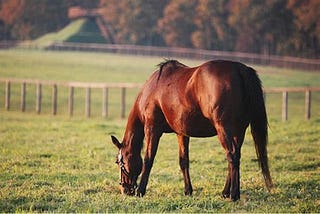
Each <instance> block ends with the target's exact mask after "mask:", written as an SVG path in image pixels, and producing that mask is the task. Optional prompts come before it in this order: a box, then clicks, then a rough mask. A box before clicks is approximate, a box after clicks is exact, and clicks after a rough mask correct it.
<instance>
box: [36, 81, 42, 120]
mask: <svg viewBox="0 0 320 214" xmlns="http://www.w3.org/2000/svg"><path fill="white" fill-rule="evenodd" d="M41 98H42V85H41V83H38V84H37V92H36V112H37V114H40V112H41Z"/></svg>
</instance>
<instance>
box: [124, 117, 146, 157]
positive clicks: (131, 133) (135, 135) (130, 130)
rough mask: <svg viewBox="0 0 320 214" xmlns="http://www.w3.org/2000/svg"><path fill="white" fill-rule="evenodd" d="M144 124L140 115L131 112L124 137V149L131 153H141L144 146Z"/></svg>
mask: <svg viewBox="0 0 320 214" xmlns="http://www.w3.org/2000/svg"><path fill="white" fill-rule="evenodd" d="M143 139H144V131H143V125H142V123H141V121H140V120H139V118H138V116H137V115H136V114H134V113H131V114H130V115H129V118H128V122H127V126H126V131H125V134H124V138H123V141H122V142H123V143H124V149H126V150H128V151H129V152H131V153H135V154H139V155H140V152H141V149H142V146H143Z"/></svg>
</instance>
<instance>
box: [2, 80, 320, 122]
mask: <svg viewBox="0 0 320 214" xmlns="http://www.w3.org/2000/svg"><path fill="white" fill-rule="evenodd" d="M1 82H2V83H5V102H4V107H5V110H7V111H9V110H10V105H11V96H12V95H11V84H13V83H14V84H20V85H21V86H20V88H21V91H20V110H21V111H22V112H25V110H26V88H27V84H31V85H34V86H36V91H35V98H36V106H35V111H36V113H37V114H40V113H41V106H42V98H43V95H42V86H49V87H52V93H51V109H52V111H51V112H52V115H56V114H57V110H58V109H57V108H58V105H57V103H58V98H59V96H58V91H59V90H58V88H61V87H65V88H68V114H69V116H70V117H72V116H73V111H74V91H75V89H76V88H83V89H85V100H84V106H85V116H86V117H88V118H89V117H90V116H91V90H92V89H100V90H102V117H104V118H107V117H108V109H109V106H108V105H109V99H108V92H109V89H110V88H118V89H120V91H121V94H120V106H119V108H120V117H121V118H122V119H123V118H125V117H126V91H127V89H129V88H134V89H138V88H140V87H141V86H142V84H138V83H90V82H87V83H86V82H54V81H40V80H30V79H13V78H0V83H1ZM319 91H320V87H293V88H266V89H264V93H265V97H266V94H268V93H281V94H282V120H283V121H286V120H287V119H288V93H289V92H290V93H292V92H302V93H305V119H310V118H311V94H312V92H319Z"/></svg>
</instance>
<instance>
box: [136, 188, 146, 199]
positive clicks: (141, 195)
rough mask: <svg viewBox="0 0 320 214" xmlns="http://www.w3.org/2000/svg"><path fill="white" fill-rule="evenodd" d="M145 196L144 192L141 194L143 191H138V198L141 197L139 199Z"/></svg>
mask: <svg viewBox="0 0 320 214" xmlns="http://www.w3.org/2000/svg"><path fill="white" fill-rule="evenodd" d="M144 194H145V193H143V192H141V191H139V190H138V191H137V196H138V197H139V198H142V197H143V196H144Z"/></svg>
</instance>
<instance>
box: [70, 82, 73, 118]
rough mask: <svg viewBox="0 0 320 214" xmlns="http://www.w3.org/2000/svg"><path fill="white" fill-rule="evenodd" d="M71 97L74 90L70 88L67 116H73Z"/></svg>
mask: <svg viewBox="0 0 320 214" xmlns="http://www.w3.org/2000/svg"><path fill="white" fill-rule="evenodd" d="M73 95H74V88H73V87H72V86H70V87H69V116H70V117H72V116H73Z"/></svg>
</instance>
